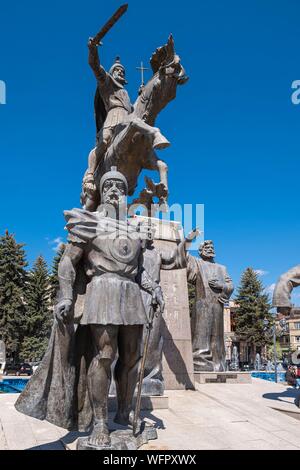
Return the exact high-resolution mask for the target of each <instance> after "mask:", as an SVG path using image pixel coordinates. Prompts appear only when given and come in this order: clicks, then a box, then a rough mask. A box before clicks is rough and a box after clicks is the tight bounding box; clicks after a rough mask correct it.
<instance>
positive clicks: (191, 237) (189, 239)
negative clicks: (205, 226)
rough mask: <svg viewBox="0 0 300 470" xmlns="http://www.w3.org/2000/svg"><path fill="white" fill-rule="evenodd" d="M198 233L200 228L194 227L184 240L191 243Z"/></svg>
mask: <svg viewBox="0 0 300 470" xmlns="http://www.w3.org/2000/svg"><path fill="white" fill-rule="evenodd" d="M199 234H200V230H199V229H198V227H196V228H194V229H193V230H192V231H191V232H190V233H189V234H188V235H187V236H186V237H185V241H186V243H191V242H192V241H193V240H194V239H195V238H197V237H198V236H199Z"/></svg>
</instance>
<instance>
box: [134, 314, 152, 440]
mask: <svg viewBox="0 0 300 470" xmlns="http://www.w3.org/2000/svg"><path fill="white" fill-rule="evenodd" d="M154 313H155V311H154V308H153V306H152V305H151V308H150V312H149V323H148V324H147V333H146V338H145V343H144V350H143V356H142V363H141V368H140V373H139V385H138V391H137V396H136V405H135V410H134V417H133V423H132V430H133V435H134V436H135V435H136V431H137V425H138V419H139V416H140V412H141V401H142V385H143V379H144V372H145V365H146V359H147V354H148V347H149V340H150V333H151V330H152V327H153V319H154Z"/></svg>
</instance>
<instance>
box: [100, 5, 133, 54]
mask: <svg viewBox="0 0 300 470" xmlns="http://www.w3.org/2000/svg"><path fill="white" fill-rule="evenodd" d="M127 8H128V3H125V4H124V5H122V6H120V8H118V10H117V11H116V12H115V13H114V14H113V15H112V17H111V18H110V19H109V20H108V21H107V23H105V25H104V26H103V28H102V29H100V31H99V32H98V33H97V34H96V36H95V37H94V38H93V39H92V41H93V43H94V44H95V45H97V46H98V45H99V44H101V39H102V38H103V37H104V36H105V35H106V34H107V33H108V31H109V30H110V29H111V28H112V27H113V25H114V24H115V23H116V22H117V21H118V20H119V19H120V18H121V16H123V15H124V13H125V12H126V11H127Z"/></svg>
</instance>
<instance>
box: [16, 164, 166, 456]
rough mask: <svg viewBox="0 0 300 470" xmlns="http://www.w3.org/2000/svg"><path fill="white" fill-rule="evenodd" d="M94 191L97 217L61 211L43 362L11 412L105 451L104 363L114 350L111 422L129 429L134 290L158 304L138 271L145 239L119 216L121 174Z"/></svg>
mask: <svg viewBox="0 0 300 470" xmlns="http://www.w3.org/2000/svg"><path fill="white" fill-rule="evenodd" d="M100 191H101V195H102V201H103V204H102V205H101V206H100V207H99V209H98V211H97V212H89V211H86V210H84V209H73V210H71V211H65V218H66V221H67V225H66V227H67V229H68V232H69V240H68V241H69V243H68V245H67V247H66V250H65V252H64V255H63V257H62V260H61V262H60V264H59V270H58V273H59V284H60V300H59V302H58V304H57V305H56V308H55V315H56V322H55V325H54V328H53V333H52V337H51V340H50V344H49V348H48V351H47V352H46V355H45V357H44V359H43V361H42V364H41V365H40V367H39V369H38V370H37V372H36V373H35V375H34V376H33V377H32V379H31V381H30V383H29V384H28V386H27V387H26V389H25V390H24V392H23V393H22V394H21V395H20V397H19V398H18V400H17V403H16V408H17V410H19V411H21V412H23V413H25V414H28V415H30V416H34V417H36V418H39V419H47V420H48V421H50V422H52V423H54V424H56V425H58V426H61V427H64V428H67V429H79V430H87V429H91V434H90V436H89V439H88V444H89V445H90V446H95V447H109V446H110V434H109V429H108V423H107V421H108V391H109V386H110V380H111V364H112V362H113V360H114V358H115V354H116V352H117V351H118V360H117V364H116V366H115V382H116V389H117V399H118V411H117V414H116V416H115V422H117V423H119V424H122V425H128V424H130V423H132V420H133V413H131V412H132V410H133V407H132V400H133V394H134V390H135V387H136V384H137V376H138V366H139V361H140V358H141V351H140V348H141V340H142V334H143V325H144V324H146V323H147V316H146V313H145V309H144V305H143V301H142V297H141V293H140V289H144V290H146V291H147V292H149V294H151V299H152V305H158V306H160V309H161V311H163V308H164V302H163V298H162V292H161V288H160V286H159V285H158V283H157V282H155V281H154V280H152V278H151V277H150V276H149V275H148V273H147V272H146V270H145V269H144V266H143V246H144V243H145V240H144V234H143V232H140V231H139V227H137V226H136V225H134V224H130V223H129V222H128V220H127V219H126V194H127V182H126V179H125V177H124V176H123V175H122V174H121V173H119V172H118V171H116V169H115V168H113V169H112V171H110V172H108V173H106V174H105V175H104V176H103V177H102V179H101V181H100ZM82 297H83V298H82ZM75 323H78V326H77V329H76V332H75V328H74V325H75Z"/></svg>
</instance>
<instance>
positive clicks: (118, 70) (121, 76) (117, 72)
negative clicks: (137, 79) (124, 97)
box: [112, 66, 127, 85]
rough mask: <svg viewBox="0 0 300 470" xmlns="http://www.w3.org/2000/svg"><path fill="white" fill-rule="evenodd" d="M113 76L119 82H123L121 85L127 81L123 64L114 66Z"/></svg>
mask: <svg viewBox="0 0 300 470" xmlns="http://www.w3.org/2000/svg"><path fill="white" fill-rule="evenodd" d="M112 76H113V78H114V79H115V80H116V81H117V82H118V83H121V85H124V84H125V83H127V82H126V79H125V70H124V68H123V67H121V66H120V67H119V66H116V67H115V68H114V70H113V74H112Z"/></svg>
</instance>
